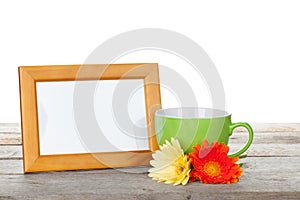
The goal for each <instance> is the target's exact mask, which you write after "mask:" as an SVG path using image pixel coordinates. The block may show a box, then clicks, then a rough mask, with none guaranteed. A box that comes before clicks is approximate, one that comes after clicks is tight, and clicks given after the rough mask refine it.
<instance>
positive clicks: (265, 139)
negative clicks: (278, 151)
mask: <svg viewBox="0 0 300 200" xmlns="http://www.w3.org/2000/svg"><path fill="white" fill-rule="evenodd" d="M247 140H248V134H247V133H245V132H235V133H233V135H232V136H231V137H230V139H229V143H231V144H233V143H236V144H239V143H246V142H247ZM253 143H256V144H270V143H272V144H300V132H256V133H254V137H253Z"/></svg>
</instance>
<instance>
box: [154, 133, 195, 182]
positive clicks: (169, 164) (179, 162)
mask: <svg viewBox="0 0 300 200" xmlns="http://www.w3.org/2000/svg"><path fill="white" fill-rule="evenodd" d="M152 157H153V160H151V161H150V164H151V165H152V166H153V167H154V168H151V169H150V170H149V177H152V179H153V180H157V181H158V182H164V183H166V184H171V183H173V184H174V185H179V184H182V185H185V184H187V182H188V180H189V173H190V170H191V169H190V162H189V161H188V157H187V156H186V155H184V152H183V150H182V149H181V146H180V144H179V141H178V140H177V139H174V138H171V142H169V141H166V144H164V145H162V146H160V150H157V151H156V152H155V153H153V154H152Z"/></svg>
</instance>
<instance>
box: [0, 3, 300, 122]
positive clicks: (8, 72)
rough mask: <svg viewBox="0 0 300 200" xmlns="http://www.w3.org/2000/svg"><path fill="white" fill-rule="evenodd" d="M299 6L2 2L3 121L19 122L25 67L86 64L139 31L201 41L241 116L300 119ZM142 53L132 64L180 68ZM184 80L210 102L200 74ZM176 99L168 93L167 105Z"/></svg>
mask: <svg viewBox="0 0 300 200" xmlns="http://www.w3.org/2000/svg"><path fill="white" fill-rule="evenodd" d="M299 10H300V1H297V0H295V1H292V0H289V1H287V0H281V1H276V0H265V1H263V0H252V1H241V0H234V1H231V0H228V1H224V0H222V1H213V0H210V1H205V2H203V1H199V0H197V1H175V0H172V1H167V0H164V1H161V0H159V1H157V0H152V1H140V0H136V1H130V0H127V1H114V0H109V1H106V2H104V1H103V2H100V1H88V0H86V1H74V0H73V1H55V0H52V1H47V2H45V1H1V2H0V95H1V96H0V122H20V114H19V95H18V76H17V67H18V66H20V65H47V64H80V63H83V62H84V61H85V59H86V58H87V56H88V55H89V54H90V53H91V52H92V51H93V50H94V49H95V48H96V47H97V46H98V45H100V44H101V43H102V42H104V41H105V40H107V39H109V38H110V37H112V36H114V35H117V34H119V33H122V32H125V31H130V30H133V29H138V28H164V29H170V30H173V31H177V32H179V33H182V34H184V35H186V36H187V37H189V38H191V39H192V40H194V41H195V42H197V43H198V44H199V45H200V46H201V47H202V48H203V49H204V50H205V51H206V52H207V53H208V55H209V56H210V57H211V58H212V60H213V61H214V63H215V65H216V66H217V69H218V71H219V73H220V76H221V78H222V81H223V85H224V88H225V94H226V102H227V104H226V105H227V110H228V111H229V112H232V113H233V118H234V121H248V122H299V121H300V118H299V116H300V95H299V88H300V78H299V73H298V71H299V70H298V69H299V67H300V12H299ZM138 55H139V54H138V53H137V55H136V56H134V55H131V56H129V58H131V59H128V58H127V59H128V60H127V61H128V62H131V61H132V62H133V61H141V62H144V61H147V62H148V61H151V62H159V63H169V65H170V64H171V65H174V67H176V62H174V60H175V58H174V59H172V58H171V57H168V56H163V55H160V56H159V55H157V56H156V54H155V53H152V54H151V56H149V57H148V58H147V56H145V54H144V56H138ZM149 55H150V54H149ZM140 59H142V60H140ZM122 61H126V59H125V60H122ZM177 68H178V66H177ZM185 77H190V79H191V80H190V81H191V82H198V83H199V86H198V87H197V84H196V85H195V84H193V89H194V91H197V97H198V99H199V105H200V106H210V101H209V98H210V97H209V96H208V94H207V91H205V90H206V89H205V87H202V86H203V80H202V79H201V77H200V78H199V79H194V78H193V76H192V74H190V75H189V74H188V70H187V72H186V74H185ZM173 104H174V102H173V101H172V98H168V96H167V91H163V105H164V107H170V106H171V105H173Z"/></svg>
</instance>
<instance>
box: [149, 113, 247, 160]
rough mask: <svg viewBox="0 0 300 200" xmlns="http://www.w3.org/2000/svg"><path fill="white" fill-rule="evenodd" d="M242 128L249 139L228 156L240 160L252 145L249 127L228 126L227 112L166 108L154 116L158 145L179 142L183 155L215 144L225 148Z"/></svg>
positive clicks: (232, 124)
mask: <svg viewBox="0 0 300 200" xmlns="http://www.w3.org/2000/svg"><path fill="white" fill-rule="evenodd" d="M239 126H242V127H245V128H246V129H247V130H248V133H249V138H248V142H247V144H246V145H245V146H244V147H243V148H242V149H241V150H239V151H238V152H236V153H234V154H232V155H229V156H230V157H235V156H239V155H241V154H242V153H244V152H245V151H246V150H247V149H248V148H249V147H250V145H251V143H252V140H253V130H252V128H251V126H250V125H249V124H248V123H245V122H238V123H232V122H231V114H228V113H227V112H226V111H222V110H217V109H210V108H169V109H161V110H158V111H156V113H155V129H156V138H157V141H158V144H159V145H163V144H165V143H166V140H168V141H170V140H171V138H172V137H174V138H176V139H178V141H179V142H180V145H181V147H182V149H183V150H184V152H185V153H190V152H192V151H193V148H192V147H193V146H195V145H196V144H197V143H199V144H202V141H203V140H207V141H208V142H209V143H212V142H215V141H218V142H219V143H222V142H224V143H225V144H226V145H227V144H228V140H229V137H230V136H231V135H232V132H233V130H234V129H235V128H236V127H239Z"/></svg>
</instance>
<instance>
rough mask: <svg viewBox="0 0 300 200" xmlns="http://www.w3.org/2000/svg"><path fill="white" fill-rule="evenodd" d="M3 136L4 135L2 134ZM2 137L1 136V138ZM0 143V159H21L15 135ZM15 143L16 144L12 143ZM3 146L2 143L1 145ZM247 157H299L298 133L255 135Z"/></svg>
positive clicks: (237, 140)
mask: <svg viewBox="0 0 300 200" xmlns="http://www.w3.org/2000/svg"><path fill="white" fill-rule="evenodd" d="M3 135H4V134H3ZM3 135H2V136H3ZM5 136H6V139H4V137H2V140H0V141H2V142H3V141H9V142H6V143H8V144H11V145H0V159H21V158H22V149H21V145H15V143H17V144H18V143H19V142H18V141H19V140H20V138H19V137H18V136H17V135H15V134H10V136H11V137H7V134H6V135H5ZM0 138H1V134H0ZM13 141H16V142H13ZM246 141H247V134H246V133H244V132H237V133H234V135H233V136H232V137H230V140H229V146H230V148H231V149H230V152H231V153H232V152H235V151H237V150H238V149H239V148H241V147H242V146H243V145H244V144H246ZM2 144H3V143H2ZM266 144H267V145H266ZM246 154H247V155H248V156H261V157H263V156H275V157H278V156H279V157H282V156H300V132H271V133H262V132H258V133H255V137H254V140H253V144H252V146H251V147H250V148H249V150H248V151H247V152H246Z"/></svg>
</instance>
